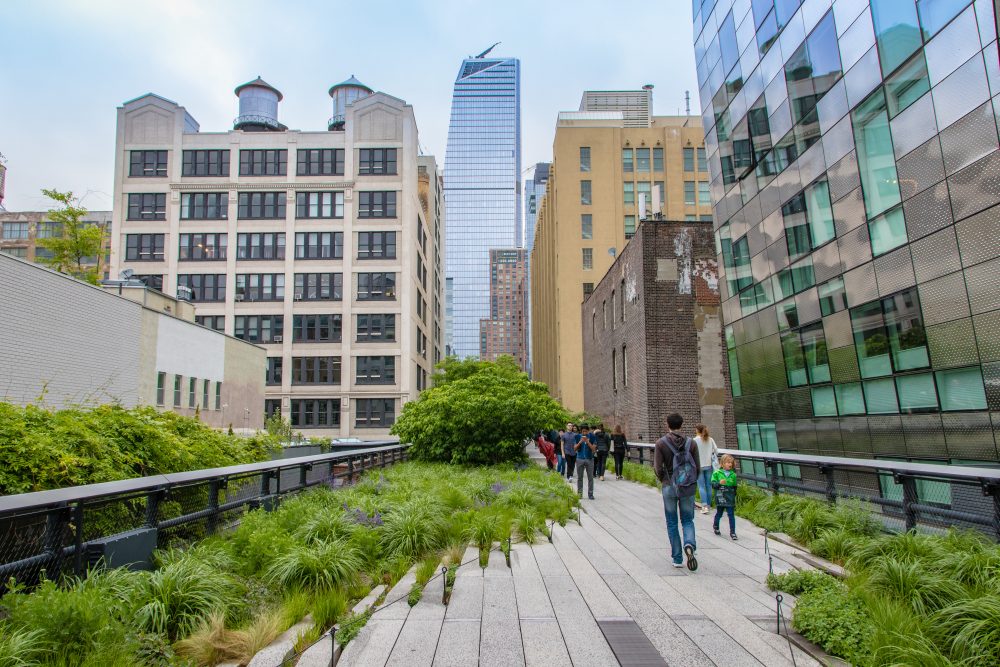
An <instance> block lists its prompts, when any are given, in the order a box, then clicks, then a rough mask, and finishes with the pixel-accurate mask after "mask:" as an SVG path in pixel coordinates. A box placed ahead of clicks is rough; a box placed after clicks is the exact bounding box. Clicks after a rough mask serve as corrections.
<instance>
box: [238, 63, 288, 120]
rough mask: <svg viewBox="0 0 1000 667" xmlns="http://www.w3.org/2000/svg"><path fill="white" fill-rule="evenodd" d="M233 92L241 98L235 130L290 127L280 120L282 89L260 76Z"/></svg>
mask: <svg viewBox="0 0 1000 667" xmlns="http://www.w3.org/2000/svg"><path fill="white" fill-rule="evenodd" d="M233 92H235V93H236V96H237V97H238V98H240V115H239V116H237V117H236V120H235V121H233V129H234V130H244V131H245V132H273V131H276V130H285V129H288V128H286V127H285V126H284V125H282V124H281V123H279V122H278V102H280V101H281V99H282V95H281V91H280V90H278V89H277V88H275V87H274V86H272V85H271V84H269V83H268V82H267V81H264V79H262V78H260V77H259V76H258V77H257V78H256V79H254V80H253V81H247V82H246V83H244V84H243V85H241V86H237V87H236V90H234V91H233Z"/></svg>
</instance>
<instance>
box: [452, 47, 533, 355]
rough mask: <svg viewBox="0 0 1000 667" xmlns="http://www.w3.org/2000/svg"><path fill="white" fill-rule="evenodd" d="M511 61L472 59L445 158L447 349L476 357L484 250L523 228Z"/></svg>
mask: <svg viewBox="0 0 1000 667" xmlns="http://www.w3.org/2000/svg"><path fill="white" fill-rule="evenodd" d="M520 67H521V65H520V61H518V60H517V59H515V58H470V59H468V60H464V61H463V62H462V67H461V68H460V69H459V73H458V78H457V79H456V80H455V90H454V96H453V98H452V105H451V123H450V125H449V127H448V149H447V153H446V155H445V168H444V194H445V209H446V213H447V219H448V220H449V221H450V222H449V224H448V226H447V229H446V234H447V243H446V253H447V264H446V269H445V271H446V275H447V292H448V294H447V298H448V308H449V311H450V317H449V318H447V319H448V322H449V323H450V327H449V330H448V341H449V345H448V349H449V352H450V353H451V354H456V355H458V356H459V357H467V356H472V357H478V356H479V352H480V336H479V321H480V320H481V319H484V318H486V319H488V318H489V317H490V254H489V251H490V248H511V247H514V246H515V244H516V243H517V241H518V236H519V235H518V233H517V230H518V226H519V225H520V221H521V198H520V192H521V187H520V174H521V92H520V91H521V78H520Z"/></svg>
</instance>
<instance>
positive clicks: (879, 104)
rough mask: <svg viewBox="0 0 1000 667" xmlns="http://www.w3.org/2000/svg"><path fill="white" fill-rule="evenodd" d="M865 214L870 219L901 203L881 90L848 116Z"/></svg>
mask: <svg viewBox="0 0 1000 667" xmlns="http://www.w3.org/2000/svg"><path fill="white" fill-rule="evenodd" d="M851 120H852V122H853V124H854V142H855V144H856V145H857V153H858V172H859V173H860V174H861V192H862V195H863V198H864V201H865V213H866V214H867V215H868V219H869V220H870V219H872V218H874V217H875V216H877V215H879V214H880V213H883V212H885V211H887V210H888V209H890V208H892V207H893V206H895V205H896V204H898V203H899V202H900V200H901V198H900V194H899V184H898V181H897V178H898V177H897V175H896V160H895V156H894V154H893V146H892V135H891V134H890V132H889V116H888V113H887V111H886V104H885V95H884V94H883V93H882V88H879V89H878V90H876V91H875V93H874V94H873V95H871V96H870V97H869V98H868V99H866V100H865V101H864V102H862V103H861V104H859V105H858V106H857V107H856V108H855V109H854V111H852V112H851Z"/></svg>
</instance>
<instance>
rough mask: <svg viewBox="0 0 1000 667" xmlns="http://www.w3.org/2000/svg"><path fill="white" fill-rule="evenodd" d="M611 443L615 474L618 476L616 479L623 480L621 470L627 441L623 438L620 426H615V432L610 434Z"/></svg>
mask: <svg viewBox="0 0 1000 667" xmlns="http://www.w3.org/2000/svg"><path fill="white" fill-rule="evenodd" d="M611 443H612V449H611V455H612V456H614V457H615V474H616V475H618V479H623V477H622V470H624V469H625V453H626V451H627V450H626V448H627V447H628V439H627V438H626V437H625V431H623V430H622V425H621V424H617V425H616V426H615V431H614V433H612V434H611Z"/></svg>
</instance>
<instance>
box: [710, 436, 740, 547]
mask: <svg viewBox="0 0 1000 667" xmlns="http://www.w3.org/2000/svg"><path fill="white" fill-rule="evenodd" d="M720 463H721V464H722V467H721V468H719V469H718V470H716V471H715V472H714V473H713V474H712V488H713V489H715V506H716V510H715V521H713V522H712V529H713V530H714V531H715V534H716V535H721V534H722V533H720V532H719V520H720V519H721V518H722V513H723V512H725V513H726V514H728V515H729V537H731V538H732V539H734V540H735V539H738V538H737V537H736V484H737V481H738V480H737V479H736V471H735V470H733V467H734V466H735V465H736V459H734V458H733V457H732V456H731V455H729V454H723V455H722V459H721V461H720Z"/></svg>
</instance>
